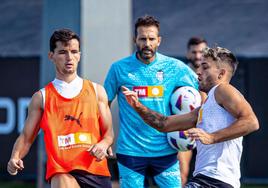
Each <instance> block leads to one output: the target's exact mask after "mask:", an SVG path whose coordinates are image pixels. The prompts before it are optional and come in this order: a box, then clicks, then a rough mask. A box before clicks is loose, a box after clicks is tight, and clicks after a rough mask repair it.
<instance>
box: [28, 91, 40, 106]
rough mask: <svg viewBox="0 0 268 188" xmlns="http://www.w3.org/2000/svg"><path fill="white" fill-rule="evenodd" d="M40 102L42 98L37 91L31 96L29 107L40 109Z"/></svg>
mask: <svg viewBox="0 0 268 188" xmlns="http://www.w3.org/2000/svg"><path fill="white" fill-rule="evenodd" d="M42 101H43V96H42V93H41V91H40V90H39V91H37V92H35V93H34V94H33V96H32V99H31V106H34V107H36V108H42Z"/></svg>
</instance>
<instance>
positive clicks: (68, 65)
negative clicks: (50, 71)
mask: <svg viewBox="0 0 268 188" xmlns="http://www.w3.org/2000/svg"><path fill="white" fill-rule="evenodd" d="M65 66H66V67H67V68H72V67H73V66H74V65H73V64H72V63H66V64H65Z"/></svg>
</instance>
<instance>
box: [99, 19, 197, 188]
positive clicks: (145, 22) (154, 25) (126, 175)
mask: <svg viewBox="0 0 268 188" xmlns="http://www.w3.org/2000/svg"><path fill="white" fill-rule="evenodd" d="M159 32H160V24H159V21H158V20H156V19H155V18H154V17H152V16H143V17H140V18H138V19H137V21H136V23H135V33H134V43H135V45H136V48H137V50H136V52H134V53H133V55H131V56H129V57H126V58H124V59H121V60H119V61H117V62H115V63H113V64H112V66H111V67H110V70H109V72H108V75H107V77H106V80H105V83H104V87H105V89H106V92H107V94H108V100H109V103H111V102H112V101H113V100H114V98H115V97H116V96H117V100H118V104H119V116H120V122H119V135H118V139H117V151H116V153H117V162H118V167H119V178H120V181H119V182H120V187H122V188H132V187H133V188H137V187H144V179H145V176H146V175H147V174H148V172H150V173H149V174H150V175H151V176H153V178H154V180H155V182H156V184H157V185H158V186H159V187H169V188H175V187H176V188H177V187H181V181H180V171H179V164H178V160H177V151H176V150H174V149H172V148H171V146H170V145H169V144H168V141H167V137H166V133H161V132H159V131H157V130H155V129H153V128H151V127H149V126H148V125H146V123H145V122H144V121H143V120H142V119H141V118H140V117H139V115H138V114H137V113H136V112H135V110H134V109H133V108H131V106H130V105H129V104H128V103H127V101H126V98H125V96H124V95H123V93H122V90H121V86H123V85H125V86H127V87H128V88H129V89H130V90H133V91H135V92H137V93H138V96H139V99H140V100H141V102H142V103H143V104H144V105H146V106H148V107H149V108H152V109H154V110H156V111H158V112H159V113H162V114H164V115H170V107H169V101H170V96H171V94H172V92H173V90H174V89H175V88H177V87H180V86H185V85H188V86H192V87H195V88H197V79H196V76H195V73H194V72H193V71H192V70H191V69H190V68H189V67H188V66H187V65H185V64H184V63H183V62H181V61H179V60H177V59H174V58H170V57H167V56H165V55H162V54H160V53H158V52H157V49H158V47H159V45H160V43H161V37H160V35H159Z"/></svg>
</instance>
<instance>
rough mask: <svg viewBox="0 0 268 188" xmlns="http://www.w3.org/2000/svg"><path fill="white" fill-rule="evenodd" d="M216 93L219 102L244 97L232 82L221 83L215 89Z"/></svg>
mask: <svg viewBox="0 0 268 188" xmlns="http://www.w3.org/2000/svg"><path fill="white" fill-rule="evenodd" d="M214 95H215V99H216V101H217V102H218V103H219V104H223V103H225V102H232V101H233V100H239V99H240V98H244V97H243V95H242V94H241V93H240V92H239V91H238V90H237V89H236V88H235V87H234V86H232V85H231V84H220V85H219V86H218V87H217V88H216V89H215V92H214Z"/></svg>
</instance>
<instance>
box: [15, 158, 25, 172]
mask: <svg viewBox="0 0 268 188" xmlns="http://www.w3.org/2000/svg"><path fill="white" fill-rule="evenodd" d="M17 164H18V166H19V170H23V169H24V165H23V161H22V160H19V161H18V163H17Z"/></svg>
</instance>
